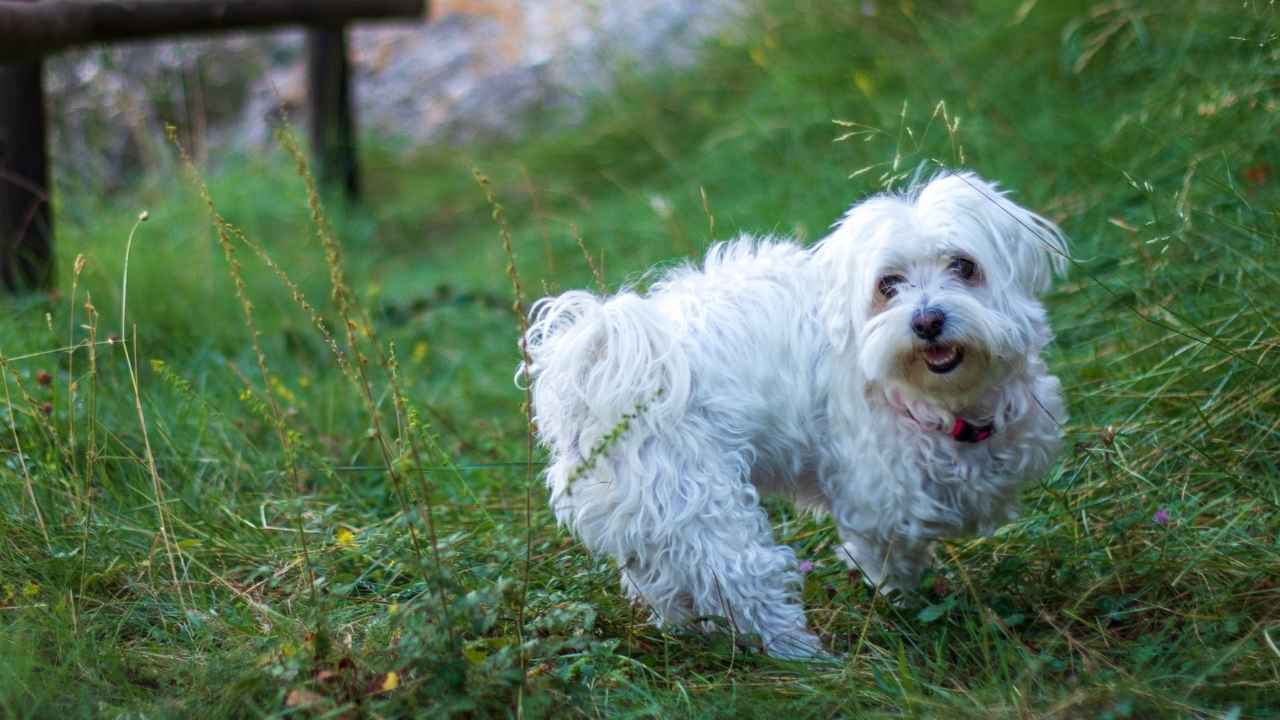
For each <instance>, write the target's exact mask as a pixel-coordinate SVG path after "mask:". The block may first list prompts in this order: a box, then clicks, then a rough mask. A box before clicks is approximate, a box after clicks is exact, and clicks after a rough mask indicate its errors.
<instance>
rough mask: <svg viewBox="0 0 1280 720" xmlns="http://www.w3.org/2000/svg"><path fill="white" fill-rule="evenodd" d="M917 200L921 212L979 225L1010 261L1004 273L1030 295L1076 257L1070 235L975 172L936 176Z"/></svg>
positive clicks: (1000, 259) (1040, 290)
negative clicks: (1013, 199)
mask: <svg viewBox="0 0 1280 720" xmlns="http://www.w3.org/2000/svg"><path fill="white" fill-rule="evenodd" d="M917 204H918V207H919V209H920V212H922V213H938V214H939V215H940V219H941V220H942V222H944V223H948V224H953V225H963V224H966V223H970V224H975V225H977V226H978V227H977V228H975V229H977V230H980V231H981V234H983V235H986V236H987V237H990V238H991V239H992V241H993V242H994V243H995V244H996V247H995V248H993V249H994V250H996V252H995V253H994V256H995V257H994V259H995V260H996V261H997V262H1000V263H1003V264H1004V265H1005V267H1004V268H1003V271H1004V273H1003V277H1007V278H1011V279H1012V280H1013V281H1014V282H1015V283H1017V284H1018V285H1020V286H1021V287H1023V288H1024V289H1025V290H1026V291H1027V292H1028V293H1029V294H1032V295H1041V294H1043V293H1044V292H1045V291H1047V290H1048V289H1049V286H1050V284H1051V283H1052V281H1053V276H1054V275H1063V274H1064V273H1065V272H1066V269H1067V264H1068V263H1069V262H1070V260H1071V255H1070V251H1069V250H1068V248H1067V240H1066V237H1064V236H1063V234H1062V230H1060V229H1059V228H1058V226H1057V225H1055V224H1054V223H1053V222H1052V221H1050V220H1047V219H1045V218H1044V217H1041V216H1040V215H1037V214H1035V213H1033V212H1031V211H1030V210H1028V209H1026V208H1024V207H1022V206H1020V205H1018V204H1017V203H1015V202H1013V201H1012V200H1010V199H1009V198H1008V196H1007V195H1006V194H1005V192H1004V191H1003V190H1001V189H1000V187H999V186H997V185H996V184H995V183H989V182H987V181H985V180H983V179H982V178H980V177H978V176H977V175H975V174H973V173H970V172H965V173H956V174H953V175H944V176H941V177H938V178H936V179H934V180H932V181H931V182H929V184H928V185H926V186H925V187H924V188H923V189H922V190H921V191H920V195H919V198H918V200H917ZM973 236H974V235H970V237H973Z"/></svg>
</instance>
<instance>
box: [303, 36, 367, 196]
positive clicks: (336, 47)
mask: <svg viewBox="0 0 1280 720" xmlns="http://www.w3.org/2000/svg"><path fill="white" fill-rule="evenodd" d="M307 55H308V58H307V74H308V80H309V85H310V87H309V88H308V91H309V93H310V97H309V102H310V104H311V145H312V149H313V151H314V155H315V163H316V165H317V170H318V172H317V176H318V178H319V180H320V183H321V184H322V185H324V186H327V187H330V188H337V187H340V188H342V190H343V192H345V193H346V196H347V198H348V199H350V200H357V199H359V196H360V173H359V168H358V167H357V165H356V142H355V122H354V121H353V119H352V102H351V68H350V66H349V63H348V60H347V39H346V31H345V30H344V29H343V28H342V27H333V28H327V27H326V28H312V29H310V30H308V31H307Z"/></svg>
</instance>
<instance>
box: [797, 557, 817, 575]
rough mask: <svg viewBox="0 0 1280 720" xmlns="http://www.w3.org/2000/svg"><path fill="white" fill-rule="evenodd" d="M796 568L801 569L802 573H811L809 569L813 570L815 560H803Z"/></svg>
mask: <svg viewBox="0 0 1280 720" xmlns="http://www.w3.org/2000/svg"><path fill="white" fill-rule="evenodd" d="M796 569H797V570H799V571H800V574H801V575H806V574H808V573H809V571H811V570H813V561H812V560H801V561H800V564H799V565H796Z"/></svg>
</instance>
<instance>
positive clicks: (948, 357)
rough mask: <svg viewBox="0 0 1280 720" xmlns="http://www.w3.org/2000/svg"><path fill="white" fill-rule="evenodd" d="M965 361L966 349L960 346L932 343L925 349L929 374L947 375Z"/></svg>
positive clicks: (925, 360) (925, 362)
mask: <svg viewBox="0 0 1280 720" xmlns="http://www.w3.org/2000/svg"><path fill="white" fill-rule="evenodd" d="M963 361H964V348H962V347H960V346H959V345H945V344H941V343H932V344H930V345H928V346H926V347H925V349H924V364H925V366H927V367H928V368H929V372H932V373H937V374H938V375H945V374H947V373H949V372H951V371H952V370H955V369H956V368H957V367H959V366H960V363H961V362H963Z"/></svg>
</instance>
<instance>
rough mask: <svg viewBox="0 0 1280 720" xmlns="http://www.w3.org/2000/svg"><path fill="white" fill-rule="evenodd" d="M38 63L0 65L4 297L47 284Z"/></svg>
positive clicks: (0, 277) (49, 262)
mask: <svg viewBox="0 0 1280 720" xmlns="http://www.w3.org/2000/svg"><path fill="white" fill-rule="evenodd" d="M43 70H44V68H43V63H42V62H41V61H40V60H36V61H33V62H26V63H20V64H13V65H0V282H2V283H3V285H4V289H5V290H6V291H7V292H10V293H17V292H24V291H30V290H44V289H47V288H49V287H50V286H51V285H52V283H53V223H52V220H51V218H50V215H49V162H48V155H47V154H46V150H45V109H44V83H43Z"/></svg>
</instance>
